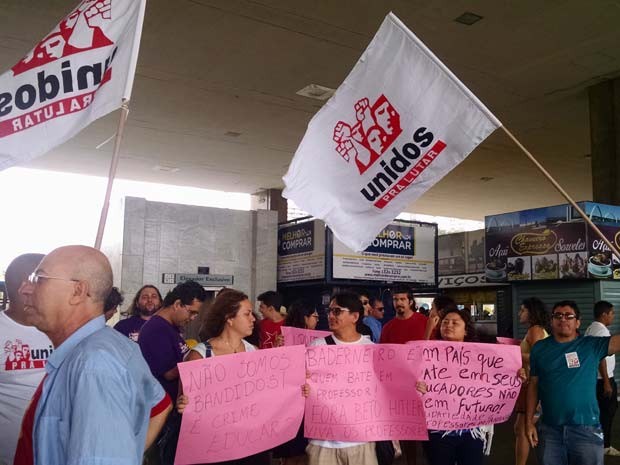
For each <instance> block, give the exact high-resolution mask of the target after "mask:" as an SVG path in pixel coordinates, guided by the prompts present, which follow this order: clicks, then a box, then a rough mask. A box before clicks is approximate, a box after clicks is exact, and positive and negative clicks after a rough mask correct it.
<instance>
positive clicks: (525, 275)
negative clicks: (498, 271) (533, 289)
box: [506, 257, 532, 281]
mask: <svg viewBox="0 0 620 465" xmlns="http://www.w3.org/2000/svg"><path fill="white" fill-rule="evenodd" d="M506 271H508V281H524V280H529V279H532V257H510V258H508V265H507V267H506Z"/></svg>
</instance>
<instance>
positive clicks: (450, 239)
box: [438, 229, 512, 341]
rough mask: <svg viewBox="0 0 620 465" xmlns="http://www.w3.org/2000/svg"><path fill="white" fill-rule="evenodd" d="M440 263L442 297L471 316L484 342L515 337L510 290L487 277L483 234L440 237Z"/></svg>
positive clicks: (478, 232)
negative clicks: (448, 298)
mask: <svg viewBox="0 0 620 465" xmlns="http://www.w3.org/2000/svg"><path fill="white" fill-rule="evenodd" d="M438 263H439V289H440V291H441V293H442V294H443V295H447V296H449V297H451V298H452V299H454V301H455V302H456V304H457V305H458V306H459V308H466V309H468V310H469V311H470V312H471V315H472V318H473V319H474V321H475V324H476V330H477V331H478V334H479V336H480V337H481V339H483V340H489V341H491V340H494V338H495V337H496V336H498V335H499V336H509V335H511V334H512V299H511V298H510V286H509V285H507V284H503V283H491V282H487V280H486V276H485V273H484V230H482V229H481V230H478V231H470V232H464V233H455V234H446V235H442V236H439V240H438Z"/></svg>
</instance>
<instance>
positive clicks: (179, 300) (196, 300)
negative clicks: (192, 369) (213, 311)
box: [138, 281, 206, 403]
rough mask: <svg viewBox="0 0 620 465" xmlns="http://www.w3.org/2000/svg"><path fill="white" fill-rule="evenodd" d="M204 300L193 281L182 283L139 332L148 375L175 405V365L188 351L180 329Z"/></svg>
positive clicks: (197, 310)
mask: <svg viewBox="0 0 620 465" xmlns="http://www.w3.org/2000/svg"><path fill="white" fill-rule="evenodd" d="M205 298H206V292H205V290H204V288H203V287H202V286H201V285H200V284H198V283H197V282H195V281H186V282H184V283H182V284H179V285H178V286H176V287H175V288H174V289H172V290H171V291H170V292H168V294H167V295H166V297H165V298H164V303H163V305H162V308H161V310H159V311H158V312H157V313H156V314H155V315H153V316H152V317H151V319H150V320H149V321H147V322H146V323H145V324H144V326H142V329H141V330H140V336H139V337H138V344H139V345H140V350H141V351H142V355H143V356H144V358H145V360H146V363H147V364H148V366H149V368H150V369H151V372H152V373H153V375H154V376H155V378H157V380H158V381H159V382H160V384H161V385H162V387H163V388H164V389H165V390H166V392H167V393H168V394H169V395H170V397H171V398H172V401H173V402H174V403H176V400H177V393H178V389H179V369H178V368H177V363H179V362H182V361H183V357H184V356H185V354H186V353H187V351H188V350H189V349H188V347H187V344H185V341H184V340H183V338H182V337H181V332H180V328H181V327H182V326H183V325H184V324H185V323H187V322H188V321H191V320H193V319H194V318H195V317H196V316H197V315H198V313H199V312H200V307H201V306H202V304H203V302H204V301H205Z"/></svg>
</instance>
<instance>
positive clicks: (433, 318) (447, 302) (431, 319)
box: [424, 295, 457, 340]
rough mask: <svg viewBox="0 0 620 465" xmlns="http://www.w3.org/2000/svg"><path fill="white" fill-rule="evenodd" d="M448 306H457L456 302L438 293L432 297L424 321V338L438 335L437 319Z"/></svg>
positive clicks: (432, 337)
mask: <svg viewBox="0 0 620 465" xmlns="http://www.w3.org/2000/svg"><path fill="white" fill-rule="evenodd" d="M449 308H457V307H456V303H454V300H452V299H451V298H450V297H448V296H445V295H438V296H437V297H435V298H434V299H433V303H432V305H431V312H430V313H429V315H428V320H427V321H426V329H425V330H424V339H427V340H428V339H438V336H439V326H438V325H439V320H441V318H442V317H443V315H444V314H445V313H446V311H447V309H449Z"/></svg>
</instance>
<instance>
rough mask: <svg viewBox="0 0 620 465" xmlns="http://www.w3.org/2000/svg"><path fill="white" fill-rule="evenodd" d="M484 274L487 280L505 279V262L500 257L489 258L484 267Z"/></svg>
mask: <svg viewBox="0 0 620 465" xmlns="http://www.w3.org/2000/svg"><path fill="white" fill-rule="evenodd" d="M484 274H485V276H486V278H487V281H495V282H497V281H505V280H506V263H505V262H503V261H502V260H500V259H495V260H491V261H490V262H489V263H487V266H486V267H485V270H484Z"/></svg>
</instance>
